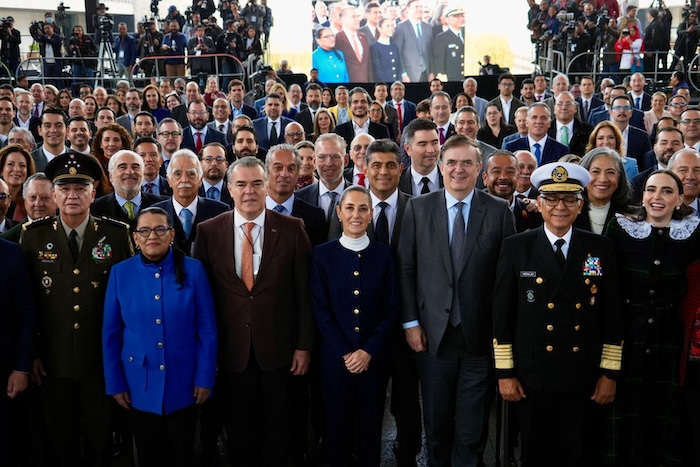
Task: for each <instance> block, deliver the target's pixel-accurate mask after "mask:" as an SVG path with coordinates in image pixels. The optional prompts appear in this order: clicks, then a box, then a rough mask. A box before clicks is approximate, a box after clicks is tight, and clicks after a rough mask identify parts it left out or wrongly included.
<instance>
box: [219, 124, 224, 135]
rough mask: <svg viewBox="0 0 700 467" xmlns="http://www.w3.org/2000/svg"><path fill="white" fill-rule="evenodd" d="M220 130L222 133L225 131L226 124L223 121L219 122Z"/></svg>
mask: <svg viewBox="0 0 700 467" xmlns="http://www.w3.org/2000/svg"><path fill="white" fill-rule="evenodd" d="M219 131H220V132H221V133H223V132H224V124H223V123H221V124H219Z"/></svg>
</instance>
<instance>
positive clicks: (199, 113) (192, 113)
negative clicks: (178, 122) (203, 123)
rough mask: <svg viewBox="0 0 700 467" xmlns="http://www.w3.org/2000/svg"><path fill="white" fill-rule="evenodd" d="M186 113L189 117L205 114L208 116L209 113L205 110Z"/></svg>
mask: <svg viewBox="0 0 700 467" xmlns="http://www.w3.org/2000/svg"><path fill="white" fill-rule="evenodd" d="M187 113H188V114H191V115H206V114H208V113H209V112H208V111H206V110H190V111H189V112H187Z"/></svg>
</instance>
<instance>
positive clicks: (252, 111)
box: [228, 102, 258, 120]
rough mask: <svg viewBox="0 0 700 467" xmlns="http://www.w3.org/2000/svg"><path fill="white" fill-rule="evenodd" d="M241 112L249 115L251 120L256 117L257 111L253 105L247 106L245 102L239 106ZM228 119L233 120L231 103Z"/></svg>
mask: <svg viewBox="0 0 700 467" xmlns="http://www.w3.org/2000/svg"><path fill="white" fill-rule="evenodd" d="M241 112H243V115H247V116H248V117H250V119H251V120H255V119H256V118H258V111H257V110H255V108H254V107H251V106H249V105H248V104H246V103H245V102H244V103H243V107H241ZM228 119H229V120H233V104H231V115H229V117H228Z"/></svg>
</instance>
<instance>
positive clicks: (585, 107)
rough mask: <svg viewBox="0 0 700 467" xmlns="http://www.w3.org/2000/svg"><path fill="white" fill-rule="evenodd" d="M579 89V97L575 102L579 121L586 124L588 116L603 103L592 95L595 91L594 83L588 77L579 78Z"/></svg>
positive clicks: (603, 103)
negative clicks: (579, 114) (577, 106)
mask: <svg viewBox="0 0 700 467" xmlns="http://www.w3.org/2000/svg"><path fill="white" fill-rule="evenodd" d="M580 88H581V97H577V98H576V102H577V103H578V105H579V109H580V110H581V120H582V121H584V122H588V116H589V115H591V113H592V112H593V111H594V110H596V109H598V107H601V106H602V105H605V102H603V100H602V99H600V98H598V97H596V96H595V95H594V94H593V91H595V83H594V82H593V78H591V77H590V76H584V77H582V78H581V83H580Z"/></svg>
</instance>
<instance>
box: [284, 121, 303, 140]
mask: <svg viewBox="0 0 700 467" xmlns="http://www.w3.org/2000/svg"><path fill="white" fill-rule="evenodd" d="M305 139H306V132H305V131H304V127H303V126H301V123H299V122H292V123H289V124H288V125H287V126H286V127H284V142H285V143H287V144H291V145H292V146H294V145H295V144H297V143H300V142H301V141H304V140H305Z"/></svg>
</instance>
